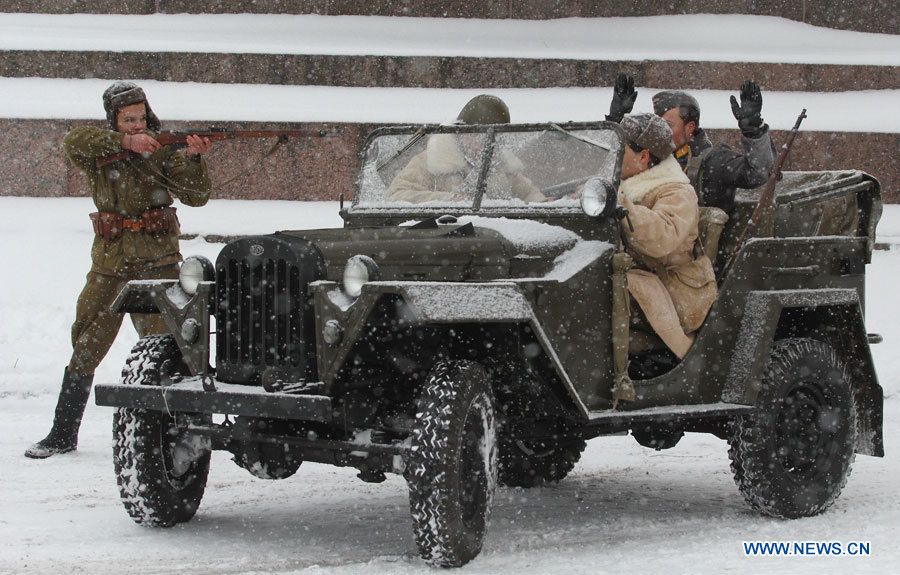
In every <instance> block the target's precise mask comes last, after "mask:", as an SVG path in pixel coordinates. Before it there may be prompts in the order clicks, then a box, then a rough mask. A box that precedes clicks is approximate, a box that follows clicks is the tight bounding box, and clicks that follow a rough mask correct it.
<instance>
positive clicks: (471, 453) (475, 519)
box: [405, 361, 497, 567]
mask: <svg viewBox="0 0 900 575" xmlns="http://www.w3.org/2000/svg"><path fill="white" fill-rule="evenodd" d="M417 403H418V404H417V409H416V412H417V413H416V419H415V425H414V428H413V432H412V438H411V439H412V442H411V446H410V447H411V448H410V455H409V459H408V462H407V468H406V473H405V475H406V480H407V483H408V485H409V502H410V510H411V512H412V518H413V528H414V530H415V536H416V544H417V546H418V548H419V554H420V555H421V556H422V558H423V559H425V560H426V561H427V562H428V563H430V564H432V565H434V566H437V567H460V566H462V565H465V564H466V563H468V562H469V561H471V560H472V559H473V558H474V557H475V556H477V555H478V553H479V552H480V551H481V545H482V541H483V539H484V533H485V528H486V526H487V519H488V514H489V512H490V507H491V500H492V498H493V493H494V488H495V487H496V484H497V448H496V435H497V433H496V424H495V418H494V404H493V395H492V393H491V387H490V385H489V384H488V378H487V376H486V375H485V372H484V369H483V368H482V367H481V366H480V365H478V364H477V363H473V362H467V361H458V362H441V363H439V364H437V365H436V366H435V367H434V368H433V369H432V371H431V373H430V375H429V377H428V379H427V381H426V382H425V385H424V387H423V389H422V392H421V395H420V397H419V399H418V402H417Z"/></svg>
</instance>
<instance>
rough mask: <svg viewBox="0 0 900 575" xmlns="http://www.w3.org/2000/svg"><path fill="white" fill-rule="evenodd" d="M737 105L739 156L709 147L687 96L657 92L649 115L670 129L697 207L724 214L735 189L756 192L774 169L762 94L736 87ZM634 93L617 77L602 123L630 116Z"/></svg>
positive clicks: (755, 89)
mask: <svg viewBox="0 0 900 575" xmlns="http://www.w3.org/2000/svg"><path fill="white" fill-rule="evenodd" d="M740 97H741V99H740V102H738V100H737V99H736V98H735V97H734V96H732V97H731V111H732V113H733V114H734V117H735V118H736V119H737V121H738V126H739V127H740V129H741V144H742V145H743V148H744V150H743V152H738V151H736V150H733V149H732V148H730V147H729V146H728V145H726V144H722V143H719V144H715V145H713V144H712V142H710V140H709V138H708V137H707V135H706V132H704V130H703V129H702V128H701V127H700V105H699V104H698V103H697V100H696V99H695V98H694V97H692V96H691V95H689V94H686V93H684V92H678V91H665V92H659V93H657V94H656V95H654V96H653V111H654V112H655V113H656V115H658V116H661V117H662V118H663V119H664V120H665V121H666V123H668V124H669V127H670V128H672V137H673V140H674V143H675V152H674V155H675V158H676V159H677V160H678V163H679V164H681V167H682V169H683V170H684V171H685V173H686V174H687V176H688V178H689V179H690V182H691V185H692V186H693V187H694V189H695V190H696V191H697V195H698V196H699V199H700V205H702V206H715V207H717V208H722V209H723V210H725V211H726V212H729V213H730V212H731V209H732V208H733V207H734V194H735V192H736V191H737V188H756V187H758V186H761V185H763V184H764V183H766V180H768V178H769V174H770V173H771V172H772V168H773V167H774V165H775V147H774V145H773V144H772V138H771V137H770V136H769V126H768V125H766V124H765V123H763V120H762V117H761V115H760V114H761V112H762V93H761V92H760V89H759V86H757V85H756V83H755V82H753V81H752V80H748V81H746V82H744V84H743V85H742V86H741V95H740ZM636 98H637V92H636V91H635V89H634V80H633V79H632V78H630V77H628V76H626V75H625V74H619V77H618V78H617V79H616V86H615V88H614V90H613V99H612V103H611V104H610V107H609V115H607V116H606V119H607V120H609V121H611V122H619V121H621V119H622V117H623V116H624V115H625V114H627V113H629V112H631V109H632V107H633V106H634V101H635V99H636Z"/></svg>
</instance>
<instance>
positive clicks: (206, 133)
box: [96, 129, 336, 168]
mask: <svg viewBox="0 0 900 575" xmlns="http://www.w3.org/2000/svg"><path fill="white" fill-rule="evenodd" d="M335 134H336V132H335V131H334V130H309V129H307V130H179V131H168V130H167V131H163V132H159V133H158V134H155V136H154V138H155V139H156V141H157V142H159V143H160V144H161V145H163V146H171V145H173V144H184V143H186V142H187V137H188V136H191V135H196V136H200V137H202V138H209V139H210V140H211V141H213V142H218V141H221V140H233V139H240V138H248V139H250V138H315V137H319V138H324V137H327V136H333V135H335ZM130 157H132V152H130V151H129V150H123V151H121V152H116V153H114V154H109V155H107V156H102V157H100V158H97V161H96V163H97V167H98V168H102V167H104V166H108V165H110V164H112V163H113V162H117V161H119V160H125V159H127V158H130Z"/></svg>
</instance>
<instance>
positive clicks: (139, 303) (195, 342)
mask: <svg viewBox="0 0 900 575" xmlns="http://www.w3.org/2000/svg"><path fill="white" fill-rule="evenodd" d="M214 289H215V282H211V281H204V282H200V284H199V285H198V286H197V293H196V294H194V295H193V296H190V295H188V294H187V293H186V292H185V291H184V290H183V289H181V285H180V284H179V283H178V280H135V281H130V282H128V283H127V284H125V287H124V288H122V291H121V292H119V295H118V296H116V299H115V301H113V303H112V305H111V306H110V311H113V312H116V313H158V314H160V315H162V317H163V320H164V321H165V322H166V327H168V328H169V331H170V332H171V333H172V335H173V336H175V341H176V342H178V347H179V349H181V354H182V357H183V358H184V362H185V363H186V364H187V366H188V369H190V370H191V375H206V374H207V372H208V370H209V316H210V313H211V307H210V306H211V305H212V302H211V294H212V293H213V290H214Z"/></svg>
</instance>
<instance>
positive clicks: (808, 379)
mask: <svg viewBox="0 0 900 575" xmlns="http://www.w3.org/2000/svg"><path fill="white" fill-rule="evenodd" d="M730 444H731V448H730V449H729V451H728V455H729V457H730V458H731V469H732V471H733V472H734V480H735V482H736V483H737V485H738V487H739V488H740V490H741V493H742V494H743V495H744V498H745V499H746V500H747V502H748V503H749V504H750V506H751V507H753V508H754V509H756V510H758V511H760V512H762V513H764V514H766V515H771V516H774V517H784V518H796V517H808V516H812V515H817V514H819V513H821V512H823V511H824V510H825V509H827V508H828V507H829V506H830V505H831V504H832V503H834V501H835V499H837V497H838V495H839V494H840V492H841V489H843V487H844V485H845V484H846V482H847V477H848V476H849V474H850V464H851V463H852V461H853V458H854V448H855V445H856V409H855V406H854V401H853V391H852V388H851V386H850V378H849V375H848V373H847V370H846V368H845V366H844V364H843V362H841V360H840V358H838V356H837V354H836V353H835V351H834V349H833V348H832V347H831V346H829V345H828V344H825V343H822V342H820V341H816V340H812V339H786V340H782V341H778V342H776V343H775V345H774V347H773V349H772V352H771V355H770V356H769V361H768V364H767V366H766V368H765V371H764V373H763V378H762V382H761V388H760V391H759V396H758V398H757V402H756V409H755V410H754V412H753V413H752V414H750V415H746V416H743V417H741V418H739V419H738V420H737V421H736V422H735V425H734V429H733V431H732V436H731V440H730Z"/></svg>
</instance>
